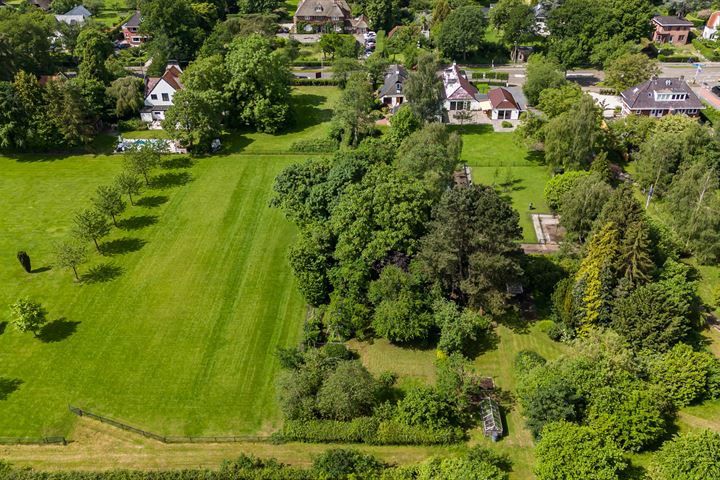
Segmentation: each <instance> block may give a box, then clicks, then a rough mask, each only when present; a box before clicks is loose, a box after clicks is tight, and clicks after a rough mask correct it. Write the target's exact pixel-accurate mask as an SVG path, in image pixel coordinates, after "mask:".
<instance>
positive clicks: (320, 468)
mask: <svg viewBox="0 0 720 480" xmlns="http://www.w3.org/2000/svg"><path fill="white" fill-rule="evenodd" d="M384 467H385V465H384V464H383V463H382V462H380V461H379V460H377V459H376V458H375V457H373V456H372V455H366V454H364V453H362V452H359V451H357V450H350V449H342V448H331V449H329V450H326V451H324V452H323V453H321V454H320V456H318V457H317V458H315V460H314V461H313V470H315V471H317V472H318V473H320V478H334V479H344V478H366V477H370V476H373V474H375V473H377V472H379V471H381V470H383V469H384Z"/></svg>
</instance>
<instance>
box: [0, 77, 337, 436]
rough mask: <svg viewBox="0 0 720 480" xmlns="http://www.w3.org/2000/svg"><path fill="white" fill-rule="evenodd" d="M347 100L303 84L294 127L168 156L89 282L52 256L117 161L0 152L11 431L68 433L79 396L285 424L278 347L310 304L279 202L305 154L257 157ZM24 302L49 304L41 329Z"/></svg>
mask: <svg viewBox="0 0 720 480" xmlns="http://www.w3.org/2000/svg"><path fill="white" fill-rule="evenodd" d="M336 95H337V92H336V90H335V89H333V88H324V89H322V88H321V87H309V88H303V89H298V90H297V91H296V96H295V97H294V102H295V103H296V105H297V106H298V109H299V111H300V115H299V117H298V119H299V121H298V122H297V123H296V126H295V127H294V128H293V130H292V132H291V133H290V134H289V135H284V136H277V137H273V136H269V135H256V134H252V135H251V134H248V135H247V136H242V137H239V138H241V139H242V142H243V143H242V145H240V146H238V145H235V147H237V148H235V149H232V148H231V151H236V150H237V153H231V154H229V155H225V156H217V157H211V158H205V159H198V160H195V161H193V162H191V163H192V164H191V165H183V164H179V165H178V164H172V163H170V164H167V165H166V166H168V167H171V168H166V169H162V170H160V171H159V172H157V174H156V177H155V184H154V185H153V186H152V188H148V189H146V190H145V192H144V193H143V198H142V200H141V201H140V202H139V203H141V204H142V205H139V206H135V207H132V208H130V209H129V211H128V212H126V213H125V214H124V215H123V216H122V222H121V228H119V229H114V230H113V233H112V235H111V236H110V237H109V238H107V239H105V240H104V241H103V244H102V245H101V246H102V247H103V250H104V252H105V254H104V255H100V254H98V253H95V252H94V251H93V253H92V254H91V259H90V262H89V263H88V264H87V265H85V266H83V267H81V274H82V275H84V281H83V282H82V283H75V282H73V279H72V274H71V273H70V272H68V271H62V270H59V269H57V268H54V267H53V266H52V264H53V254H52V250H53V243H54V242H55V241H57V240H59V239H61V238H64V237H65V236H66V235H67V234H68V231H69V228H70V227H71V224H72V216H73V214H74V212H75V211H76V210H78V209H80V208H83V207H86V206H87V205H88V203H89V199H90V197H91V196H92V194H93V192H94V190H95V188H96V187H97V186H98V185H101V184H107V183H110V182H111V181H112V179H113V177H114V175H116V174H117V173H118V172H119V171H120V170H121V157H120V156H111V155H83V156H68V157H57V156H56V157H50V156H37V155H36V156H24V157H20V158H2V157H0V170H1V171H2V172H3V179H2V182H0V198H2V199H3V202H1V203H0V251H2V252H5V254H4V255H3V256H2V258H1V259H0V306H2V307H1V310H0V378H2V379H4V380H5V381H4V382H2V383H0V388H1V390H0V401H1V402H2V410H3V415H0V436H41V435H65V434H67V433H68V432H69V431H70V430H71V427H72V424H73V422H74V421H75V419H74V417H73V416H72V415H71V414H70V413H69V412H68V411H67V405H68V404H69V403H70V404H79V405H81V406H83V405H84V406H86V407H87V408H89V409H92V410H97V411H98V412H99V413H103V414H106V415H109V416H114V417H117V418H120V419H123V420H125V421H127V422H129V423H133V424H137V425H138V426H141V427H144V428H146V429H150V430H153V431H158V432H160V433H164V434H175V435H200V434H205V435H208V434H231V433H250V432H257V431H265V430H269V429H271V428H273V427H275V426H277V420H278V416H277V412H276V410H275V408H274V389H273V381H274V373H275V370H276V368H277V365H276V362H275V360H274V357H273V352H274V350H275V347H276V346H278V345H290V344H293V343H295V342H296V341H297V339H298V335H299V331H300V329H301V325H302V320H303V316H304V313H305V307H304V303H303V301H302V299H301V298H300V296H299V294H298V293H297V289H296V288H295V286H294V281H293V278H292V274H291V272H290V269H289V267H288V265H287V261H286V251H287V247H288V245H289V244H290V243H291V242H292V239H293V236H294V228H293V227H292V226H291V225H290V224H289V223H288V222H286V221H285V219H284V218H283V216H282V214H281V213H280V212H279V211H277V210H272V209H270V208H268V201H269V199H270V195H271V185H272V182H273V179H274V177H275V176H276V175H277V174H278V172H280V170H281V169H282V168H284V167H285V166H287V165H289V164H290V163H292V162H294V161H297V157H296V156H293V155H286V154H277V155H260V154H257V153H252V152H259V151H263V150H274V151H278V152H281V151H282V150H283V149H286V148H287V147H288V146H289V145H290V144H291V143H292V141H295V140H297V139H299V138H304V137H306V136H317V135H321V134H322V130H323V129H324V128H327V125H325V124H324V123H322V122H323V121H324V120H326V119H327V117H328V110H327V108H325V107H326V106H327V105H328V104H329V103H331V102H332V101H334V98H335V97H336ZM263 145H264V146H263ZM251 153H252V154H251ZM175 163H178V162H175ZM18 250H26V251H27V252H28V253H29V254H30V256H31V258H32V260H33V268H34V269H36V273H33V274H30V275H28V274H26V273H24V272H23V271H22V269H21V268H20V265H19V263H18V262H17V260H16V259H15V252H16V251H18ZM21 296H30V297H32V298H34V299H36V300H38V301H40V302H42V303H43V304H44V305H45V307H46V308H47V309H48V311H49V320H50V321H51V324H50V327H48V328H47V329H46V330H44V331H43V332H42V333H41V335H40V337H41V338H40V339H35V338H33V336H32V335H31V334H21V333H19V332H17V331H16V330H15V329H14V328H12V327H11V326H9V325H8V323H7V321H8V320H9V318H8V317H9V312H8V310H7V305H9V304H10V303H12V302H13V301H15V300H16V299H17V298H18V297H21Z"/></svg>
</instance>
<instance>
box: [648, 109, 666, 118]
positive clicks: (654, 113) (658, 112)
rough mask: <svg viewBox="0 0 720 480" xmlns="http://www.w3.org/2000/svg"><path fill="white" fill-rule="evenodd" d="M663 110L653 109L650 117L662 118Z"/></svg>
mask: <svg viewBox="0 0 720 480" xmlns="http://www.w3.org/2000/svg"><path fill="white" fill-rule="evenodd" d="M663 112H664V110H660V109H656V108H653V109H652V110H650V116H651V117H662V115H663Z"/></svg>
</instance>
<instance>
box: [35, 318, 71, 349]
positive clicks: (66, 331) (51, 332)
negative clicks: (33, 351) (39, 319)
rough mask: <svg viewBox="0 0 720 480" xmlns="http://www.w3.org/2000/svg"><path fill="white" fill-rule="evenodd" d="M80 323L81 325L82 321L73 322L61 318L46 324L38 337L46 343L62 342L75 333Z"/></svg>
mask: <svg viewBox="0 0 720 480" xmlns="http://www.w3.org/2000/svg"><path fill="white" fill-rule="evenodd" d="M78 325H80V322H72V321H69V320H65V319H64V318H61V319H59V320H55V321H53V322H50V323H48V324H47V325H45V326H44V327H43V328H42V330H40V333H39V334H38V338H39V339H40V340H41V341H43V342H45V343H55V342H60V341H62V340H65V339H66V338H68V337H69V336H70V335H72V334H73V333H75V332H76V331H77V326H78Z"/></svg>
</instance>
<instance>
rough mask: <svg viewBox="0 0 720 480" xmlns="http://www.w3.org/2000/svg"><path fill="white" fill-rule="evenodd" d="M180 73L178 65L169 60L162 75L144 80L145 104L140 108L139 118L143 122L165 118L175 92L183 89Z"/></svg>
mask: <svg viewBox="0 0 720 480" xmlns="http://www.w3.org/2000/svg"><path fill="white" fill-rule="evenodd" d="M181 74H182V69H181V68H180V65H178V64H177V63H176V62H171V63H169V64H168V65H167V67H166V68H165V73H164V74H163V76H162V77H150V78H147V79H146V80H145V106H144V107H143V108H142V110H140V118H141V119H142V120H143V121H144V122H147V123H153V122H159V121H162V120H165V112H166V111H167V110H168V108H170V107H171V106H172V105H173V97H174V96H175V93H176V92H178V91H179V90H182V89H183V84H182V82H181V81H180V75H181Z"/></svg>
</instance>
